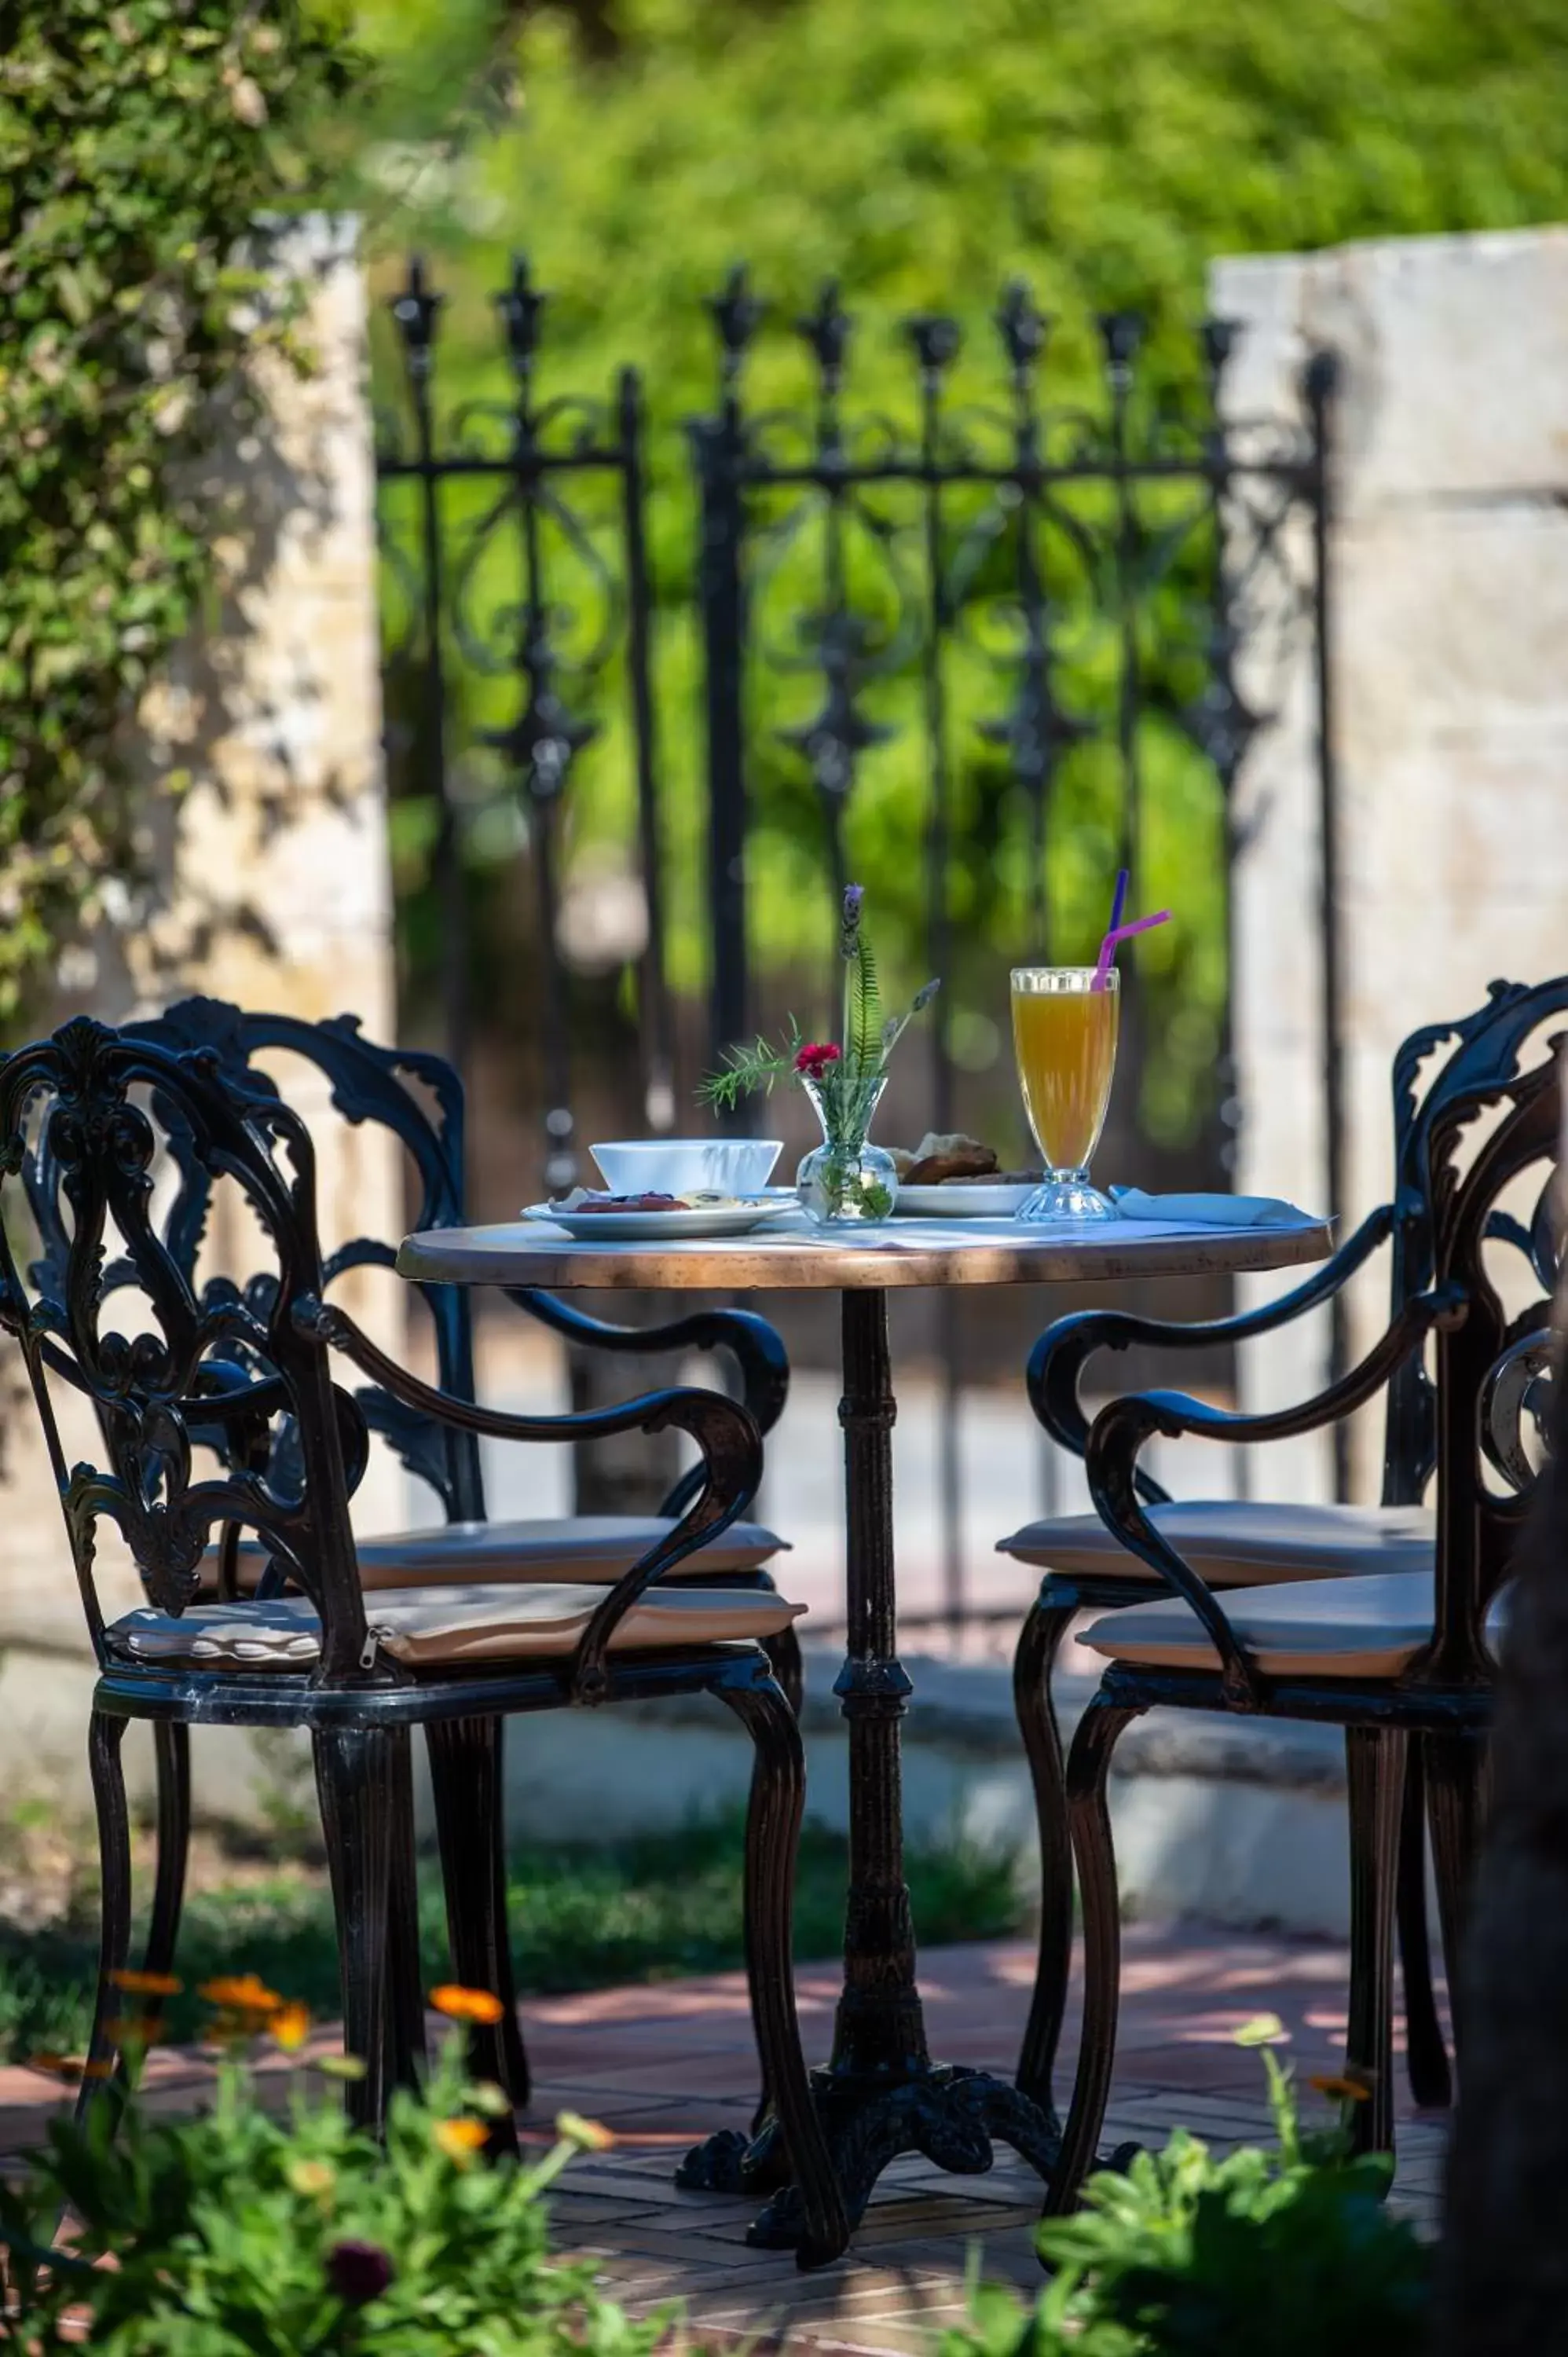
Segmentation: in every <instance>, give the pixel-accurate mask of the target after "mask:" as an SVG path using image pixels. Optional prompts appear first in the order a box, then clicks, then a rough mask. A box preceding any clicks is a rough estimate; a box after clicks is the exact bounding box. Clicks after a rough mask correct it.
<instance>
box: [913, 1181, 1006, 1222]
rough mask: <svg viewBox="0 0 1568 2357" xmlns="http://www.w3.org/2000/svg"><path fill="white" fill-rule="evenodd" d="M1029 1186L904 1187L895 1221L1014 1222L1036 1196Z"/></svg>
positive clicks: (953, 1184)
mask: <svg viewBox="0 0 1568 2357" xmlns="http://www.w3.org/2000/svg"><path fill="white" fill-rule="evenodd" d="M1034 1191H1035V1187H1034V1183H1033V1182H1031V1183H1030V1184H1029V1185H1026V1186H1022V1187H1020V1186H997V1187H985V1186H981V1185H978V1184H974V1185H965V1184H962V1183H955V1182H954V1181H953V1180H952V1179H949V1181H948V1183H947V1185H946V1186H945V1187H900V1188H899V1189H898V1200H897V1202H896V1203H895V1204H894V1206H893V1216H894V1218H895V1219H899V1218H903V1219H906V1220H1010V1219H1011V1218H1012V1217H1013V1214H1014V1212H1015V1211H1018V1210H1020V1209H1021V1207H1022V1206H1023V1205H1024V1204H1025V1203H1026V1202H1027V1201H1028V1200H1029V1198H1030V1196H1031V1195H1032V1194H1033V1193H1034Z"/></svg>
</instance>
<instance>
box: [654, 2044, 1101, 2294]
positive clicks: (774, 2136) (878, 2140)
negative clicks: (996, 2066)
mask: <svg viewBox="0 0 1568 2357" xmlns="http://www.w3.org/2000/svg"><path fill="white" fill-rule="evenodd" d="M811 2090H812V2093H813V2094H814V2095H815V2097H816V2100H817V2108H818V2113H819V2115H820V2116H821V2119H822V2132H823V2134H824V2136H826V2138H827V2143H828V2150H829V2153H830V2154H831V2155H832V2163H833V2167H834V2169H835V2170H836V2171H837V2173H838V2179H839V2183H840V2186H841V2187H842V2189H843V2201H844V2208H845V2210H846V2211H847V2212H848V2214H849V2222H850V2226H851V2228H852V2230H853V2229H854V2227H855V2226H858V2225H859V2223H860V2221H861V2219H862V2217H863V2216H864V2214H865V2205H866V2203H867V2202H868V2201H870V2199H871V2194H872V2190H873V2188H874V2187H875V2183H876V2180H877V2179H878V2178H879V2177H880V2176H881V2174H882V2172H883V2170H884V2169H886V2167H887V2166H888V2164H889V2162H890V2161H895V2160H897V2158H898V2157H899V2155H900V2154H901V2153H906V2152H918V2153H923V2154H924V2155H925V2157H926V2158H927V2159H928V2160H932V2161H935V2163H936V2165H937V2167H938V2168H939V2169H949V2170H950V2171H951V2172H952V2174H953V2175H954V2176H955V2177H982V2176H983V2175H984V2173H985V2171H986V2170H987V2169H989V2168H990V2167H991V2165H992V2162H993V2158H994V2157H995V2156H994V2154H993V2149H992V2145H993V2138H996V2139H999V2140H1000V2141H1001V2142H1002V2143H1004V2144H1009V2145H1011V2146H1012V2147H1013V2149H1014V2150H1015V2152H1016V2153H1018V2154H1019V2155H1020V2156H1021V2157H1022V2158H1024V2159H1025V2160H1026V2161H1027V2162H1028V2164H1029V2166H1030V2168H1031V2169H1035V2170H1036V2172H1037V2173H1038V2174H1039V2175H1040V2176H1041V2177H1043V2178H1048V2177H1049V2176H1050V2174H1051V2171H1052V2169H1054V2168H1055V2167H1056V2162H1057V2155H1058V2151H1059V2149H1060V2147H1061V2130H1060V2127H1059V2126H1058V2121H1057V2119H1056V2115H1055V2114H1054V2113H1052V2112H1048V2111H1046V2110H1043V2109H1042V2108H1041V2106H1040V2105H1039V2104H1036V2103H1032V2102H1031V2101H1030V2099H1029V2097H1028V2096H1027V2095H1023V2094H1020V2093H1019V2092H1018V2090H1017V2088H1016V2087H1015V2086H1014V2085H1012V2083H1010V2082H1009V2081H1008V2080H1005V2079H993V2078H992V2077H991V2076H989V2074H988V2073H987V2072H983V2071H969V2070H965V2069H964V2068H962V2066H961V2065H960V2064H958V2063H944V2062H932V2063H929V2064H927V2065H925V2066H924V2067H922V2068H921V2069H919V2070H918V2071H917V2072H914V2073H912V2074H911V2075H910V2076H909V2077H908V2078H902V2079H899V2080H898V2081H897V2082H895V2083H891V2084H886V2085H879V2084H877V2083H875V2082H869V2083H868V2082H867V2081H865V2080H862V2079H856V2078H851V2077H848V2076H844V2075H841V2074H839V2073H836V2072H832V2071H814V2072H812V2074H811ZM675 2182H676V2183H677V2185H680V2186H682V2187H684V2188H685V2189H686V2190H688V2191H691V2192H708V2193H735V2194H743V2195H750V2196H753V2197H755V2196H756V2195H757V2194H761V2193H767V2194H770V2195H771V2197H772V2198H771V2200H770V2201H768V2205H767V2207H766V2208H765V2209H764V2210H763V2211H762V2212H761V2214H760V2216H758V2217H757V2219H756V2220H755V2221H754V2222H753V2223H752V2227H751V2230H750V2232H749V2233H748V2234H747V2235H746V2241H747V2242H748V2243H753V2244H757V2245H759V2246H760V2247H761V2248H762V2249H764V2250H792V2249H793V2248H794V2247H795V2245H796V2244H797V2243H798V2242H799V2241H800V2205H799V2202H798V2201H797V2198H796V2195H795V2190H794V2188H793V2187H792V2186H791V2185H790V2183H789V2162H788V2160H787V2159H786V2158H785V2154H784V2149H783V2142H782V2139H781V2138H780V2136H779V2133H778V2129H777V2126H776V2124H775V2123H774V2122H773V2121H771V2120H768V2121H766V2122H765V2123H764V2125H763V2126H762V2128H761V2130H760V2131H759V2133H758V2134H757V2136H750V2137H748V2136H742V2135H741V2134H740V2133H739V2132H738V2130H736V2129H735V2128H726V2129H725V2130H724V2131H723V2133H722V2134H720V2135H718V2136H710V2137H709V2138H708V2140H707V2142H706V2143H705V2144H700V2145H698V2146H696V2147H694V2148H693V2150H692V2151H691V2152H689V2153H688V2154H687V2156H686V2158H685V2159H684V2160H683V2161H682V2164H681V2166H680V2168H679V2169H677V2170H676V2172H675Z"/></svg>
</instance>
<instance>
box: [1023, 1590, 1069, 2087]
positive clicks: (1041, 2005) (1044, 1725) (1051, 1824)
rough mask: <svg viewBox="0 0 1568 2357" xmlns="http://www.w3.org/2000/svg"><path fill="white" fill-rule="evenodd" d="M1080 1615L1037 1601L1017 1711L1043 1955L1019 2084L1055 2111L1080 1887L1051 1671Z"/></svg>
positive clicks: (1026, 1634)
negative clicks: (1035, 1833) (1034, 1835)
mask: <svg viewBox="0 0 1568 2357" xmlns="http://www.w3.org/2000/svg"><path fill="white" fill-rule="evenodd" d="M1072 1617H1073V1616H1072V1611H1071V1609H1070V1608H1065V1609H1064V1608H1063V1607H1061V1606H1059V1605H1058V1606H1054V1607H1053V1606H1047V1605H1043V1604H1038V1603H1036V1605H1035V1606H1034V1607H1033V1609H1031V1611H1030V1613H1029V1617H1028V1619H1027V1620H1026V1622H1025V1623H1024V1630H1023V1634H1022V1635H1021V1636H1020V1638H1019V1640H1018V1650H1017V1652H1016V1653H1015V1656H1014V1660H1013V1702H1014V1708H1015V1712H1016V1715H1017V1719H1018V1727H1019V1732H1020V1733H1021V1735H1022V1736H1023V1738H1024V1749H1025V1751H1026V1754H1027V1756H1028V1761H1029V1775H1030V1779H1031V1781H1032V1782H1033V1785H1034V1792H1035V1822H1036V1825H1037V1827H1038V1830H1039V1850H1040V1940H1039V1954H1038V1961H1037V1963H1036V1968H1035V1994H1034V1996H1033V1998H1032V2000H1031V2002H1030V2006H1029V2019H1028V2023H1027V2026H1026V2029H1025V2031H1024V2043H1023V2046H1022V2048H1021V2049H1020V2050H1019V2055H1018V2085H1019V2087H1020V2088H1021V2089H1022V2091H1023V2093H1025V2094H1026V2095H1029V2096H1031V2097H1033V2099H1034V2101H1035V2102H1036V2104H1039V2105H1040V2106H1041V2107H1042V2109H1044V2110H1046V2111H1047V2112H1048V2111H1049V2110H1050V2108H1051V2078H1052V2074H1053V2072H1054V2071H1055V2068H1056V2059H1057V2048H1058V2044H1059V2043H1060V2040H1061V2031H1062V2014H1063V2011H1064V2010H1065V2008H1066V2005H1067V1985H1068V1975H1069V1971H1070V1969H1071V1964H1072V1888H1073V1884H1072V1838H1071V1835H1069V1831H1068V1820H1067V1781H1066V1775H1065V1772H1064V1768H1063V1762H1062V1747H1061V1737H1060V1734H1059V1733H1058V1727H1057V1720H1056V1712H1055V1710H1054V1708H1053V1707H1052V1703H1051V1672H1052V1670H1053V1668H1054V1667H1055V1664H1056V1657H1057V1649H1058V1646H1059V1645H1060V1643H1061V1641H1062V1639H1063V1637H1064V1636H1065V1635H1066V1633H1067V1629H1068V1624H1069V1621H1070V1620H1071V1619H1072Z"/></svg>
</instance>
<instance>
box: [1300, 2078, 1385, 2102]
mask: <svg viewBox="0 0 1568 2357" xmlns="http://www.w3.org/2000/svg"><path fill="white" fill-rule="evenodd" d="M1307 2085H1308V2086H1309V2087H1313V2088H1316V2092H1317V2093H1318V2094H1320V2095H1326V2096H1327V2097H1328V2099H1329V2101H1330V2102H1331V2103H1336V2104H1364V2103H1366V2102H1368V2101H1369V2098H1370V2095H1371V2093H1372V2091H1371V2089H1370V2087H1369V2086H1368V2084H1367V2083H1366V2081H1365V2080H1364V2079H1350V2078H1337V2077H1336V2076H1334V2074H1333V2073H1332V2072H1330V2073H1328V2074H1326V2076H1324V2077H1322V2078H1311V2079H1308V2081H1307Z"/></svg>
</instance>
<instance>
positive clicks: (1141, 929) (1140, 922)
mask: <svg viewBox="0 0 1568 2357" xmlns="http://www.w3.org/2000/svg"><path fill="white" fill-rule="evenodd" d="M1170 920H1171V912H1170V910H1169V909H1159V910H1158V911H1157V912H1156V914H1155V915H1154V916H1152V917H1134V918H1133V921H1132V923H1131V924H1130V925H1113V926H1112V929H1111V931H1110V932H1108V933H1107V934H1106V936H1105V939H1104V940H1103V941H1102V942H1101V944H1100V956H1099V958H1098V959H1097V961H1096V963H1095V968H1094V979H1093V980H1092V981H1091V982H1090V985H1089V986H1090V990H1103V989H1104V987H1105V977H1106V975H1107V974H1109V973H1110V971H1111V968H1112V964H1113V963H1115V958H1116V952H1117V951H1118V950H1119V949H1120V947H1121V945H1122V942H1130V941H1131V940H1132V938H1133V934H1134V933H1147V932H1150V931H1153V929H1154V928H1155V925H1168V924H1169V922H1170Z"/></svg>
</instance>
